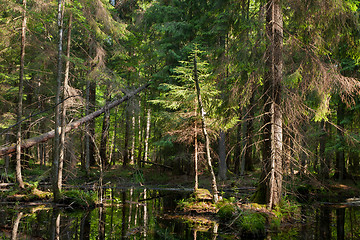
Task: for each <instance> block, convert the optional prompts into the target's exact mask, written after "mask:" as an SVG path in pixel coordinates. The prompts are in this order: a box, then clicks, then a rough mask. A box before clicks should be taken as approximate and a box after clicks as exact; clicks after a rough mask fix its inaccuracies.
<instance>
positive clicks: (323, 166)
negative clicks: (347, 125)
mask: <svg viewBox="0 0 360 240" xmlns="http://www.w3.org/2000/svg"><path fill="white" fill-rule="evenodd" d="M320 128H321V135H320V139H319V141H320V144H319V145H320V147H319V159H320V175H321V177H322V178H323V179H329V169H330V168H329V166H328V165H327V163H326V155H325V147H326V139H327V133H326V124H325V121H324V120H322V121H321V123H320Z"/></svg>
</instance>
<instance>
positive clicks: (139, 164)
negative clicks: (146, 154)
mask: <svg viewBox="0 0 360 240" xmlns="http://www.w3.org/2000/svg"><path fill="white" fill-rule="evenodd" d="M140 113H141V100H140V99H139V116H138V129H139V132H138V142H139V146H138V156H137V164H138V166H139V167H141V160H142V159H141V153H142V136H143V134H142V127H141V114H140Z"/></svg>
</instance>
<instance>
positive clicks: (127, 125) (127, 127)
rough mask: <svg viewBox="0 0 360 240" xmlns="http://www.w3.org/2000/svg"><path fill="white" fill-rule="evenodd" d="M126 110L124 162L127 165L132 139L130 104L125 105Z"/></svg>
mask: <svg viewBox="0 0 360 240" xmlns="http://www.w3.org/2000/svg"><path fill="white" fill-rule="evenodd" d="M124 112H125V137H124V162H123V165H124V166H126V165H127V164H128V163H129V141H130V111H129V104H127V105H126V106H125V107H124Z"/></svg>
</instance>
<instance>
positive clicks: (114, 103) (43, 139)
mask: <svg viewBox="0 0 360 240" xmlns="http://www.w3.org/2000/svg"><path fill="white" fill-rule="evenodd" d="M149 85H150V83H147V84H145V85H143V86H141V87H139V88H137V89H136V90H135V91H133V92H130V93H129V94H127V95H125V96H124V97H122V98H121V99H117V100H114V101H112V102H110V103H109V104H107V105H105V106H104V107H103V108H101V109H99V110H97V111H95V112H93V113H91V114H89V115H87V116H85V117H83V118H80V119H79V120H77V121H75V122H71V123H69V124H68V125H67V126H66V127H65V132H66V133H67V132H69V131H70V130H72V129H75V128H78V127H79V126H80V125H81V124H83V123H85V122H88V121H90V120H92V119H94V118H96V117H98V116H100V115H101V114H103V113H104V112H105V111H108V110H109V109H111V108H113V107H116V106H117V105H119V104H120V103H122V102H125V101H127V100H129V99H130V98H131V97H133V96H134V95H136V94H138V93H139V92H141V91H142V90H144V89H146V88H147V87H148V86H149ZM59 132H61V128H59ZM54 136H55V130H52V131H50V132H47V133H44V134H42V135H40V136H36V137H33V138H30V139H26V140H24V141H23V142H22V144H21V148H22V149H24V148H30V147H32V146H34V145H36V144H38V143H42V142H46V141H48V140H49V139H52V138H53V137H54ZM15 149H16V144H15V143H13V144H11V145H10V146H7V147H3V148H0V156H3V155H8V154H10V153H13V152H15Z"/></svg>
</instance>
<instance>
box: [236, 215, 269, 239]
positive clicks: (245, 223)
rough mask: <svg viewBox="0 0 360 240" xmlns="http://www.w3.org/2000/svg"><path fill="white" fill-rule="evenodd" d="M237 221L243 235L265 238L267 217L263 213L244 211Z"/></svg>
mask: <svg viewBox="0 0 360 240" xmlns="http://www.w3.org/2000/svg"><path fill="white" fill-rule="evenodd" d="M240 214H241V216H240V217H239V218H238V220H237V221H236V222H237V224H238V226H239V227H240V228H241V233H242V235H251V236H263V235H264V234H265V224H266V217H265V216H264V215H263V213H260V212H254V211H243V212H241V213H240Z"/></svg>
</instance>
